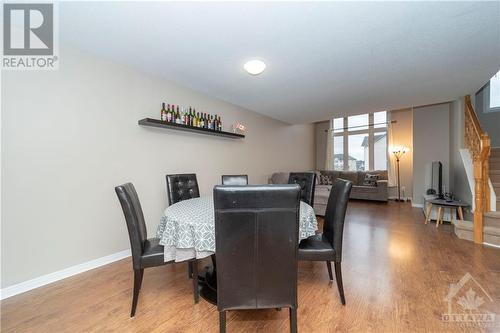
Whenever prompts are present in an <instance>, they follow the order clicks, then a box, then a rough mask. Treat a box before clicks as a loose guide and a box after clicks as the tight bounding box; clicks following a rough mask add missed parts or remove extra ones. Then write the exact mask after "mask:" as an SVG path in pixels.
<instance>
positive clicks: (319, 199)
mask: <svg viewBox="0 0 500 333" xmlns="http://www.w3.org/2000/svg"><path fill="white" fill-rule="evenodd" d="M331 189H332V185H316V189H315V190H314V204H322V205H326V204H327V203H328V198H329V197H330V190H331Z"/></svg>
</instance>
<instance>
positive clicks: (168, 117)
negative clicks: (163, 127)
mask: <svg viewBox="0 0 500 333" xmlns="http://www.w3.org/2000/svg"><path fill="white" fill-rule="evenodd" d="M167 121H168V122H171V121H172V113H171V112H170V104H167Z"/></svg>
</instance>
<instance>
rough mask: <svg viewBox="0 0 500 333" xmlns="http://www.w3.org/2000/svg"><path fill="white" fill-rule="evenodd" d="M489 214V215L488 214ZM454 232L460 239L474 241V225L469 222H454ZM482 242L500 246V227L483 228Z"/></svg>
mask: <svg viewBox="0 0 500 333" xmlns="http://www.w3.org/2000/svg"><path fill="white" fill-rule="evenodd" d="M488 214H489V213H488ZM453 224H454V228H453V229H454V232H455V235H456V236H457V237H458V238H460V239H465V240H468V241H471V242H472V241H474V230H473V226H474V224H473V223H472V222H471V221H464V220H455V221H453ZM483 242H484V243H487V244H491V245H496V246H500V226H499V227H496V226H486V225H485V226H484V229H483Z"/></svg>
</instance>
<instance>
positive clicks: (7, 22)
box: [2, 3, 58, 70]
mask: <svg viewBox="0 0 500 333" xmlns="http://www.w3.org/2000/svg"><path fill="white" fill-rule="evenodd" d="M2 9H3V15H2V17H3V58H2V68H3V69H45V70H46V69H56V65H57V60H58V57H57V54H56V51H57V49H56V46H57V40H56V38H55V37H56V30H57V29H56V28H57V25H56V24H55V17H54V4H53V3H4V4H3V8H2Z"/></svg>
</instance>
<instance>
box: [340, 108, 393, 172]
mask: <svg viewBox="0 0 500 333" xmlns="http://www.w3.org/2000/svg"><path fill="white" fill-rule="evenodd" d="M331 125H332V128H333V145H332V147H333V154H332V156H333V169H334V170H350V171H358V170H359V171H364V170H386V169H387V112H386V111H381V112H375V113H366V114H362V115H356V116H350V117H344V118H335V119H332V124H331Z"/></svg>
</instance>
